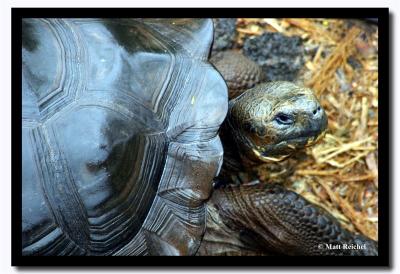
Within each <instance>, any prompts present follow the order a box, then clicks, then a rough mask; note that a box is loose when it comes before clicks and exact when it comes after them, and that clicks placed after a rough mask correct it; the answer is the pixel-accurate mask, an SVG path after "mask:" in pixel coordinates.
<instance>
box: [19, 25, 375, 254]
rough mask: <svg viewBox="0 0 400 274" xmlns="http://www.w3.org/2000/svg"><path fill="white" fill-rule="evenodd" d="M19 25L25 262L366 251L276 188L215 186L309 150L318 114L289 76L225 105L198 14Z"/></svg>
mask: <svg viewBox="0 0 400 274" xmlns="http://www.w3.org/2000/svg"><path fill="white" fill-rule="evenodd" d="M22 27H23V30H22V46H23V47H22V156H23V157H22V159H23V161H22V254H23V255H26V256H27V255H196V254H197V255H221V254H241V255H248V254H265V255H268V254H287V255H330V254H333V255H352V254H354V255H368V254H376V252H377V251H376V250H377V245H376V243H375V242H374V241H372V240H370V239H368V238H366V237H364V236H361V235H354V234H352V233H350V232H348V231H346V230H345V229H343V228H341V227H340V225H339V223H338V222H337V221H336V220H335V219H334V218H333V217H332V216H331V215H330V214H329V213H327V212H325V211H324V210H322V209H320V208H318V207H317V206H314V205H312V204H310V203H309V202H307V201H306V200H305V199H303V198H302V197H300V196H298V195H297V194H295V193H293V192H290V191H288V190H285V189H284V188H283V187H281V186H279V185H275V184H251V183H245V184H239V185H238V186H237V185H232V184H229V183H226V184H224V185H223V187H219V188H216V189H213V180H214V178H215V177H217V176H218V174H223V173H225V174H227V173H230V172H231V173H230V174H233V173H234V172H235V171H234V170H235V168H238V167H240V166H249V165H254V164H256V163H257V162H259V161H276V160H279V159H283V158H285V157H288V156H289V155H290V154H291V153H292V152H293V151H295V150H297V149H301V148H302V147H304V146H306V145H311V144H313V143H314V142H315V141H316V140H317V139H318V136H320V135H321V133H322V132H323V131H324V129H325V127H326V116H325V114H324V111H323V109H322V108H321V107H320V106H319V104H318V101H317V100H316V98H315V97H314V95H313V94H312V92H311V91H310V90H309V89H306V88H302V87H298V86H296V85H294V84H291V83H288V82H276V83H266V84H261V85H259V86H256V87H254V88H253V89H251V90H248V91H246V92H244V93H243V94H242V95H239V96H238V97H236V98H235V99H233V100H231V101H229V104H228V95H227V87H226V84H225V82H224V80H223V78H222V77H221V75H220V74H219V73H218V72H217V70H216V69H215V68H214V67H213V66H212V65H211V64H210V63H208V61H207V60H208V55H209V50H210V46H211V44H212V37H213V35H212V34H213V25H212V21H211V20H210V19H24V20H23V24H22ZM225 118H226V119H225ZM224 120H225V122H224ZM223 122H224V123H223ZM221 124H222V126H221ZM220 128H221V130H220V135H221V138H222V140H223V145H222V144H221V141H220V137H219V129H220ZM223 150H225V152H226V153H225V155H226V157H225V158H226V161H224V162H226V164H225V165H224V166H223V168H222V169H223V171H224V172H221V173H220V171H221V166H222V162H223V158H224V156H223ZM228 158H229V159H228ZM229 170H233V171H229ZM221 177H223V176H221V175H220V176H219V178H220V179H221ZM228 177H229V176H228ZM221 180H224V178H222V179H221ZM210 197H211V198H210ZM321 243H324V244H325V243H326V244H342V243H343V244H344V243H345V244H349V245H357V244H359V245H365V246H366V248H363V249H348V250H329V249H326V248H321V247H320V244H321ZM232 246H234V247H235V248H232Z"/></svg>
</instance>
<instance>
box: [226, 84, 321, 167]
mask: <svg viewBox="0 0 400 274" xmlns="http://www.w3.org/2000/svg"><path fill="white" fill-rule="evenodd" d="M327 123H328V122H327V116H326V114H325V111H324V110H323V108H322V107H321V105H320V104H319V102H318V100H317V98H316V97H315V95H314V93H313V91H312V90H311V89H308V88H305V87H300V86H297V85H295V84H293V83H289V82H270V83H263V84H260V85H258V86H256V87H254V88H252V89H249V90H247V91H246V92H244V93H243V94H242V95H240V96H239V97H237V98H235V99H233V100H231V101H230V102H229V112H228V118H227V126H228V127H229V128H230V130H231V133H232V135H233V138H234V140H235V142H236V145H237V147H238V148H239V152H240V154H241V155H242V156H244V157H245V158H247V159H248V160H250V161H252V162H260V161H262V162H268V161H281V160H283V159H285V158H287V157H289V156H290V155H292V154H293V153H294V152H295V151H297V150H299V149H302V148H304V147H307V146H311V145H313V144H315V143H316V142H317V141H319V140H320V139H321V138H322V137H323V136H324V134H325V131H326V128H327Z"/></svg>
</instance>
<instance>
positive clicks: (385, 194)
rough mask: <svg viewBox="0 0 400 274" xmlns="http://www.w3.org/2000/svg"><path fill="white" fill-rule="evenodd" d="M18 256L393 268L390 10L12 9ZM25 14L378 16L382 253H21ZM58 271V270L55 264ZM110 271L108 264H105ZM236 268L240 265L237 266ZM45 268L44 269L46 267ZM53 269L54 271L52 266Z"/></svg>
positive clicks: (53, 260)
mask: <svg viewBox="0 0 400 274" xmlns="http://www.w3.org/2000/svg"><path fill="white" fill-rule="evenodd" d="M11 14H12V16H11V18H12V19H11V20H12V46H11V48H12V67H11V68H12V136H11V137H12V138H11V140H12V157H11V160H12V182H11V183H12V193H11V194H12V229H11V231H12V259H11V265H13V266H149V267H160V266H200V267H205V266H224V267H233V266H246V267H250V266H283V267H288V266H290V267H293V266H330V267H332V266H334V267H338V266H359V267H366V266H386V267H388V266H390V264H391V262H392V259H391V255H392V252H390V251H391V250H392V246H390V245H389V237H390V235H391V234H390V232H392V230H391V229H390V224H391V223H392V222H391V215H390V213H391V212H390V211H389V200H390V198H391V197H389V193H390V189H391V182H392V181H391V178H392V176H391V174H390V173H389V172H390V167H391V162H390V160H391V156H392V155H390V150H389V146H390V141H391V140H390V135H389V133H390V132H389V130H390V128H389V125H390V122H391V121H390V120H389V118H390V117H389V114H390V110H391V109H393V108H389V107H390V104H389V103H391V101H392V100H390V102H389V99H390V98H389V97H391V94H392V93H391V90H392V89H391V85H390V83H389V75H390V71H391V70H390V68H391V64H390V63H389V52H390V50H391V48H390V44H389V31H390V25H389V19H390V17H389V9H388V8H295V9H288V8H212V9H209V8H196V9H193V8H190V9H188V8H163V9H158V8H133V9H127V8H12V9H11ZM24 17H50V18H56V17H64V18H72V17H82V18H84V17H102V18H103V17H114V18H121V17H125V18H126V17H153V18H155V17H160V18H161V17H192V18H199V17H201V18H203V17H227V18H229V17H253V18H261V17H263V18H265V17H274V18H279V17H294V18H300V17H303V18H306V17H309V18H378V22H377V24H378V27H379V129H378V130H379V131H378V132H379V137H378V138H379V148H378V149H379V160H378V162H379V166H378V168H379V185H380V186H381V187H380V189H379V193H378V198H379V224H378V226H379V232H378V233H379V256H377V257H318V258H317V259H316V257H311V256H308V257H300V256H299V257H280V256H277V257H158V258H157V259H153V258H152V257H147V258H139V259H138V258H137V257H100V258H98V257H55V256H47V257H27V256H22V255H21V251H22V250H21V233H20V231H22V222H21V220H22V211H21V208H22V206H21V193H22V190H21V184H22V183H21V182H22V179H21V168H22V157H21V155H22V153H21V147H22V134H21V129H22V121H21V120H22V119H21V115H22V104H21V100H22V99H21V89H22V87H21V73H20V72H21V66H22V58H21V50H20V49H21V47H22V43H21V19H22V18H24ZM52 269H53V270H54V268H52ZM101 269H104V268H101ZM234 269H237V267H235V268H234ZM43 270H44V269H43ZM49 270H50V269H49Z"/></svg>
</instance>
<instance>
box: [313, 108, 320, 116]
mask: <svg viewBox="0 0 400 274" xmlns="http://www.w3.org/2000/svg"><path fill="white" fill-rule="evenodd" d="M320 111H321V107H320V106H318V107H317V109H314V110H313V112H312V113H313V114H314V115H316V114H317V113H318V112H320Z"/></svg>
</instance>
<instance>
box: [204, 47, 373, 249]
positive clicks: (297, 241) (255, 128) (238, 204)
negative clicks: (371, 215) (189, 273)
mask: <svg viewBox="0 0 400 274" xmlns="http://www.w3.org/2000/svg"><path fill="white" fill-rule="evenodd" d="M227 56H229V60H227V61H224V60H214V64H216V67H217V69H218V70H219V71H220V73H221V74H222V76H223V77H224V79H225V80H226V82H227V85H228V88H229V89H230V93H229V96H230V97H231V100H230V102H229V111H228V115H227V118H226V120H225V122H224V124H223V125H222V127H221V131H220V137H221V140H222V143H223V146H224V152H225V154H224V163H223V167H222V170H221V172H220V175H219V176H218V178H217V179H216V180H217V182H216V186H218V188H217V189H215V190H214V192H213V194H212V196H211V199H210V200H209V201H208V202H207V225H206V227H207V228H206V232H205V235H204V237H203V241H202V243H201V246H200V248H199V250H198V253H197V255H337V256H346V255H349V256H355V255H377V253H378V251H377V250H378V244H377V242H375V241H373V240H371V239H369V238H366V237H364V236H361V235H356V234H353V233H351V232H349V231H348V230H346V229H344V228H342V227H341V226H340V224H339V222H338V221H337V220H336V219H335V218H334V217H333V216H332V215H330V214H329V213H328V212H326V211H325V210H323V209H322V208H320V207H318V206H316V205H313V204H311V203H310V202H308V201H307V200H305V199H304V198H302V197H301V196H300V195H298V194H296V193H294V192H292V191H288V190H286V189H284V188H283V187H282V186H280V185H277V184H261V183H258V184H252V185H244V184H242V185H238V181H239V182H240V180H235V181H234V183H235V184H236V186H234V185H232V183H231V182H230V181H232V179H233V178H235V176H236V174H237V173H240V172H243V171H246V170H247V169H249V168H251V167H254V166H256V165H259V164H261V163H278V162H280V161H282V160H284V159H286V158H288V157H290V156H292V155H293V154H294V153H296V152H297V151H299V150H301V149H303V148H304V147H307V146H311V145H313V144H315V143H316V142H318V141H319V140H320V139H321V138H322V137H323V136H324V133H325V131H326V128H327V117H326V114H325V112H324V110H323V109H322V107H321V106H320V104H319V102H318V99H317V98H316V97H315V96H314V94H313V91H312V90H310V89H308V88H305V87H300V86H297V85H295V84H292V83H289V82H270V83H262V84H259V85H256V86H255V87H253V88H251V89H249V90H247V91H245V92H243V91H241V94H240V93H239V94H238V93H237V92H232V87H236V86H240V85H242V82H243V81H242V78H243V77H236V78H237V79H238V83H232V82H235V77H233V76H232V75H234V74H235V75H237V73H236V71H240V72H241V73H239V74H242V75H247V73H249V70H248V67H249V66H246V65H245V66H244V67H241V66H240V63H244V64H246V62H244V61H243V60H242V59H243V58H242V57H239V56H238V55H237V54H236V53H235V54H233V53H228V54H227ZM221 58H222V57H221ZM233 59H235V60H233ZM241 60H242V61H241ZM218 63H219V64H232V65H230V66H225V65H224V66H221V65H218ZM229 68H233V72H232V71H230V70H229ZM246 69H247V72H244V73H243V71H244V70H246ZM251 70H252V71H254V69H251ZM251 70H250V71H251ZM247 78H251V77H247ZM253 78H254V77H253ZM247 178H251V174H249V175H248V176H247ZM250 181H251V180H250ZM221 182H222V183H221ZM221 186H222V187H221Z"/></svg>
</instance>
